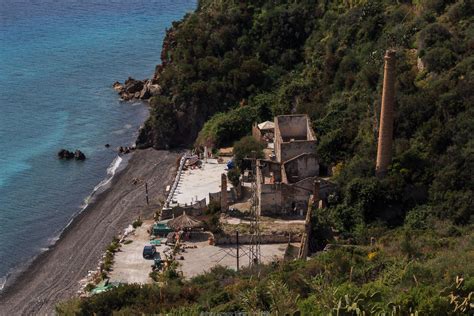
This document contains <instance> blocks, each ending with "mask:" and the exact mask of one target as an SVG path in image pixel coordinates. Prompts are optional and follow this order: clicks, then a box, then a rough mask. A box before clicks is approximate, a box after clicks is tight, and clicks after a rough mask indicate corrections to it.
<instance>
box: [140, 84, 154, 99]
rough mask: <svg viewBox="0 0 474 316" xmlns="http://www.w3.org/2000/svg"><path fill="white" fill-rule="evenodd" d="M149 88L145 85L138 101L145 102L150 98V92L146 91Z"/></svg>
mask: <svg viewBox="0 0 474 316" xmlns="http://www.w3.org/2000/svg"><path fill="white" fill-rule="evenodd" d="M148 88H149V86H147V85H145V86H144V87H143V89H142V91H141V92H140V95H139V98H140V100H146V99H149V98H150V96H151V95H150V91H149V90H148Z"/></svg>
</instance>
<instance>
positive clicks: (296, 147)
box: [277, 140, 316, 162]
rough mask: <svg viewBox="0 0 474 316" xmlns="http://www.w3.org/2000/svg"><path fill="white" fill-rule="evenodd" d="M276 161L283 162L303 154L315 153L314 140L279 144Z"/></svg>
mask: <svg viewBox="0 0 474 316" xmlns="http://www.w3.org/2000/svg"><path fill="white" fill-rule="evenodd" d="M279 146H280V149H279V151H280V152H279V154H278V155H277V158H278V161H280V162H285V161H287V160H290V159H292V158H295V157H296V156H299V155H301V154H304V153H316V140H310V141H292V142H288V143H280V144H279Z"/></svg>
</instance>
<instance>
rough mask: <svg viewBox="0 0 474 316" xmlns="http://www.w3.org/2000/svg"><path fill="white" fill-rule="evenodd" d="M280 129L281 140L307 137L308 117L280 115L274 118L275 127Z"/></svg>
mask: <svg viewBox="0 0 474 316" xmlns="http://www.w3.org/2000/svg"><path fill="white" fill-rule="evenodd" d="M277 126H278V129H279V131H280V136H281V137H282V139H283V141H286V139H288V140H289V139H291V138H294V139H307V135H308V117H307V116H306V115H280V116H277V117H276V119H275V129H276V128H277Z"/></svg>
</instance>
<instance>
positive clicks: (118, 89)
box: [112, 81, 125, 93]
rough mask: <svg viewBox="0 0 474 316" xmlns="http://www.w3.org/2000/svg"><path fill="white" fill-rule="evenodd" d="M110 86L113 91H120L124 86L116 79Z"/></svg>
mask: <svg viewBox="0 0 474 316" xmlns="http://www.w3.org/2000/svg"><path fill="white" fill-rule="evenodd" d="M112 87H113V88H114V90H115V91H117V92H118V93H121V92H122V91H123V90H124V89H125V88H124V86H123V84H121V83H120V82H118V81H115V82H114V84H113V85H112Z"/></svg>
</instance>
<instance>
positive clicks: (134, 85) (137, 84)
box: [124, 77, 144, 94]
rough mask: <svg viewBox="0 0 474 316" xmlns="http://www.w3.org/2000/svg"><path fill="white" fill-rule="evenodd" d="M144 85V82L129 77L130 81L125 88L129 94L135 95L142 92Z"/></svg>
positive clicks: (128, 80)
mask: <svg viewBox="0 0 474 316" xmlns="http://www.w3.org/2000/svg"><path fill="white" fill-rule="evenodd" d="M143 85H144V84H143V81H140V80H135V79H133V78H132V77H128V79H127V80H126V81H125V86H124V88H125V91H127V93H129V94H135V93H137V92H140V91H142V89H143Z"/></svg>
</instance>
